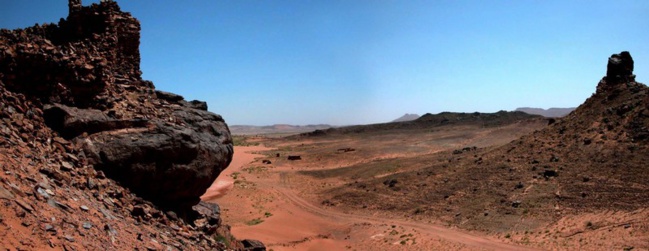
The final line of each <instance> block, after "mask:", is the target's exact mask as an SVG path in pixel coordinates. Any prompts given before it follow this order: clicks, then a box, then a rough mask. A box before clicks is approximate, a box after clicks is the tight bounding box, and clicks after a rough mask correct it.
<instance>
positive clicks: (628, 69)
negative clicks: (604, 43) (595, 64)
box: [606, 51, 635, 84]
mask: <svg viewBox="0 0 649 251" xmlns="http://www.w3.org/2000/svg"><path fill="white" fill-rule="evenodd" d="M634 79H635V76H633V58H632V57H631V54H630V53H629V52H628V51H623V52H620V54H613V55H611V57H609V58H608V65H607V66H606V82H608V83H609V84H615V83H617V82H620V81H624V82H628V81H634Z"/></svg>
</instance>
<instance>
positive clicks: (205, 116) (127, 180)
mask: <svg viewBox="0 0 649 251" xmlns="http://www.w3.org/2000/svg"><path fill="white" fill-rule="evenodd" d="M181 113H182V114H183V115H185V116H187V120H185V122H186V123H187V125H188V126H186V127H178V126H169V125H165V124H164V123H160V122H157V123H154V125H153V128H150V129H146V130H145V131H124V132H119V133H115V132H105V133H97V134H93V135H90V136H89V137H88V138H85V139H83V143H84V145H85V147H84V150H85V152H86V154H87V155H88V158H89V159H91V160H92V163H93V164H95V166H96V167H97V168H99V169H101V170H104V171H105V172H106V174H107V175H108V176H109V177H112V178H113V179H116V180H118V181H120V182H122V183H123V184H124V185H126V186H128V187H129V188H131V189H132V190H133V191H135V192H136V193H138V194H140V195H142V196H143V197H145V198H148V199H151V200H153V201H154V202H157V203H158V204H160V205H164V206H177V205H179V204H178V203H181V204H182V205H190V206H191V205H193V204H196V203H198V201H199V197H200V196H201V195H202V194H203V193H205V190H206V189H207V188H208V187H209V186H210V185H211V184H212V182H213V181H214V179H216V177H217V176H218V174H219V173H220V172H221V171H222V170H223V169H225V168H226V167H227V166H228V165H229V164H230V161H231V159H232V154H233V149H232V144H231V142H230V141H231V139H230V135H229V134H228V131H227V127H226V125H225V123H224V122H223V120H222V119H221V118H220V117H219V116H218V115H215V114H212V113H209V112H205V111H198V110H195V111H193V112H181ZM192 116H196V117H192ZM219 122H220V123H219Z"/></svg>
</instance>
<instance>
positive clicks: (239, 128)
mask: <svg viewBox="0 0 649 251" xmlns="http://www.w3.org/2000/svg"><path fill="white" fill-rule="evenodd" d="M331 127H332V126H331V125H326V124H319V125H304V126H301V125H287V124H275V125H269V126H251V125H232V126H230V132H231V133H232V134H236V135H251V134H277V133H303V132H310V131H314V130H324V129H329V128H331Z"/></svg>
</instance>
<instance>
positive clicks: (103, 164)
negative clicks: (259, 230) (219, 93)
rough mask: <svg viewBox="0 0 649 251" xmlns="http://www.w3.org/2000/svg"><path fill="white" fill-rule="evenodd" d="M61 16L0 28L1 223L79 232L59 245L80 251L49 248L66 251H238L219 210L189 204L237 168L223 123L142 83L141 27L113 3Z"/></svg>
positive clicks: (73, 0)
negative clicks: (223, 173) (224, 172)
mask: <svg viewBox="0 0 649 251" xmlns="http://www.w3.org/2000/svg"><path fill="white" fill-rule="evenodd" d="M68 7H69V10H70V13H69V16H68V17H67V18H66V19H61V20H60V21H59V22H58V24H44V25H36V26H34V27H29V28H26V29H17V30H6V29H2V30H0V145H1V146H2V149H1V150H0V166H1V167H2V168H3V172H2V173H0V199H3V200H9V201H11V202H15V203H16V204H15V207H14V206H7V207H4V208H2V209H0V211H1V212H0V215H11V217H18V221H17V222H20V221H23V223H22V226H23V227H24V228H25V229H24V230H25V232H31V233H33V234H34V235H36V236H41V235H42V236H45V235H47V234H48V233H49V234H50V235H52V233H54V234H53V235H55V236H56V235H57V233H61V232H66V233H73V232H74V231H78V230H74V228H71V227H70V226H78V227H79V228H83V229H86V230H84V231H86V232H80V234H79V235H75V234H68V235H67V236H59V237H60V238H58V239H57V240H67V242H73V241H70V240H72V239H74V238H75V237H76V238H77V241H76V243H78V244H79V245H81V247H79V246H78V245H70V244H69V243H68V245H66V244H61V243H60V242H59V241H54V242H52V241H50V242H49V244H48V245H49V247H55V246H59V247H62V249H66V250H74V249H75V246H76V249H78V250H80V248H81V249H83V248H90V249H99V248H104V247H111V246H112V247H119V249H123V248H124V247H133V248H136V249H140V250H142V249H148V250H162V249H165V250H169V249H173V250H177V249H180V250H186V249H194V248H196V249H201V250H210V249H217V250H220V249H225V248H226V246H228V247H229V248H230V249H243V244H242V243H241V242H238V241H236V240H235V239H234V238H233V237H232V236H231V235H230V234H229V230H228V227H227V226H225V225H222V222H221V220H220V214H219V211H218V206H217V205H215V204H209V203H202V204H200V207H196V206H195V205H198V203H199V197H200V196H201V195H202V194H203V193H204V192H205V190H206V189H207V188H208V187H209V186H210V185H211V184H212V182H213V181H214V180H215V179H216V177H217V176H218V175H219V173H220V172H221V171H222V170H223V169H225V168H226V167H227V166H228V165H229V163H230V161H231V159H232V154H233V148H232V138H231V136H230V132H229V129H228V126H227V124H226V123H225V121H224V120H223V118H222V117H221V116H219V115H217V114H214V113H211V112H208V111H207V104H206V103H205V102H202V101H196V100H194V101H185V100H184V98H183V97H182V96H180V95H176V94H172V93H167V92H162V91H158V90H155V87H154V85H153V83H151V82H150V81H146V80H142V78H141V72H140V65H139V63H140V54H139V48H138V47H139V39H140V37H139V35H140V33H139V32H140V24H139V22H138V21H137V20H136V19H135V18H133V17H132V16H131V15H130V14H129V13H125V12H122V11H121V10H120V8H119V6H118V5H117V3H116V2H114V1H110V0H107V1H100V3H98V4H92V5H90V6H83V5H81V1H79V0H70V1H69V4H68ZM5 185H6V186H5ZM131 192H134V193H131ZM30 201H31V202H30ZM78 203H84V204H83V205H82V206H81V205H77V204H78ZM6 205H9V204H6ZM12 205H13V204H12ZM50 206H51V207H54V208H56V209H55V210H59V209H60V210H62V212H63V214H61V213H60V212H58V211H55V212H51V211H49V210H51V209H50V208H49V207H50ZM26 208H27V209H26ZM201 208H202V209H201ZM205 208H211V211H210V210H204V209H205ZM199 209H200V210H199ZM3 210H5V211H6V210H8V211H6V212H5V211H3ZM25 210H27V211H25ZM25 212H27V214H25ZM50 215H52V216H51V217H50ZM101 215H103V216H101ZM99 218H101V219H99ZM42 219H48V220H47V222H46V223H43V220H42ZM49 219H57V220H56V221H54V220H51V221H50V220H49ZM58 219H62V220H63V222H61V221H60V220H58ZM84 219H85V221H86V222H84ZM90 219H92V220H90ZM9 220H13V218H12V219H9ZM0 222H2V219H1V218H0ZM36 222H39V224H33V223H36ZM66 222H67V223H66ZM104 222H105V223H104ZM136 222H137V224H135V223H136ZM41 223H43V224H47V225H48V227H47V228H46V230H44V231H41V230H40V225H42V224H41ZM98 224H101V225H99V226H96V225H98ZM129 224H131V225H130V226H131V227H129ZM132 224H135V225H132ZM142 224H144V225H147V226H143V225H142ZM133 226H135V227H133ZM95 228H96V231H95ZM129 228H133V229H134V231H135V232H133V231H130V230H129ZM53 229H54V230H53ZM55 229H60V232H56V230H55ZM18 230H19V231H18V232H16V233H17V234H16V235H15V236H16V238H20V236H21V235H20V231H22V230H23V229H22V228H20V229H18ZM74 233H76V232H74ZM169 233H173V234H169ZM48 236H49V235H48ZM85 236H87V237H88V238H91V239H92V238H94V239H97V240H98V242H97V243H95V244H91V242H83V241H81V240H79V239H85V238H86V237H85ZM5 237H6V236H3V238H5ZM68 237H69V238H68ZM150 237H154V238H150ZM217 237H218V238H217ZM215 240H216V241H215ZM31 241H32V242H33V243H37V244H35V245H36V246H32V247H31V248H28V249H33V248H36V249H40V248H42V247H41V246H39V245H40V244H38V243H41V244H42V243H43V242H40V240H31ZM11 243H14V242H11ZM20 243H22V242H20V241H16V242H15V244H16V248H23V249H24V247H22V246H21V245H22V244H20ZM3 244H4V243H3ZM43 247H44V246H43ZM109 249H110V248H109Z"/></svg>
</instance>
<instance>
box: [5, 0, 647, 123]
mask: <svg viewBox="0 0 649 251" xmlns="http://www.w3.org/2000/svg"><path fill="white" fill-rule="evenodd" d="M92 2H98V1H87V0H86V1H83V4H84V5H89V4H90V3H92ZM118 3H119V4H120V6H121V8H122V10H123V11H128V12H131V13H132V14H133V15H134V16H135V17H136V18H138V19H139V20H140V22H141V24H142V37H141V44H140V51H141V54H142V62H141V68H142V71H143V72H144V75H143V77H144V78H145V79H148V80H152V81H153V82H154V83H155V85H156V87H157V89H160V90H164V91H170V92H174V93H178V94H181V95H183V96H185V98H186V99H188V100H191V99H199V100H205V101H207V102H208V105H209V109H210V111H212V112H215V113H218V114H221V115H222V116H223V117H224V118H225V120H226V122H228V124H230V125H235V124H249V125H269V124H278V123H287V124H317V123H328V124H334V125H346V124H367V123H378V122H386V121H390V120H392V119H395V118H397V117H399V116H401V115H403V114H404V113H418V114H420V115H421V114H424V113H427V112H430V113H438V112H442V111H455V112H474V111H479V112H495V111H498V110H513V109H515V108H517V107H521V106H531V107H540V108H550V107H572V106H578V105H579V104H581V103H582V102H583V101H584V100H585V99H586V98H588V97H589V96H590V95H591V94H592V93H593V92H594V91H595V85H596V84H597V82H598V81H599V80H600V78H601V77H602V76H604V75H605V73H606V62H607V58H608V56H610V54H612V53H618V52H620V51H622V50H628V51H630V52H631V55H632V56H633V58H634V60H635V62H636V64H635V74H636V75H638V81H640V82H645V81H646V80H647V79H649V48H648V47H647V46H648V45H649V32H647V31H649V16H648V15H647V13H649V1H646V0H639V1H608V0H607V1H585V0H580V1H563V0H561V1H540V0H529V1H527V0H520V1H519V0H516V1H514V0H512V1H492V0H484V1H482V0H472V1H462V0H460V1H451V0H448V1H446V0H445V1H401V0H371V1H370V0H357V1H354V0H351V1H350V0H341V1H337V0H322V1H307V0H283V1H270V0H200V1H199V0H195V1H133V0H132V1H118ZM66 16H67V1H65V0H56V1H54V0H40V1H29V0H25V1H17V0H16V1H8V0H3V1H2V3H1V4H0V27H3V28H11V29H13V28H19V27H26V26H31V25H34V24H35V23H45V22H57V21H58V20H59V18H60V17H66ZM645 83H646V82H645Z"/></svg>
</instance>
